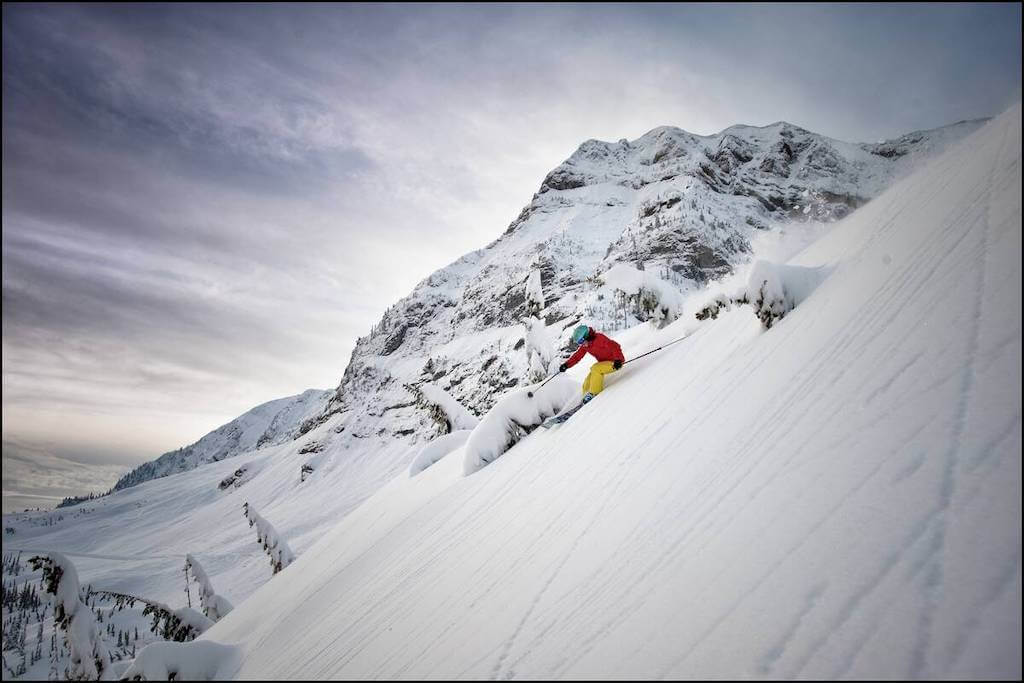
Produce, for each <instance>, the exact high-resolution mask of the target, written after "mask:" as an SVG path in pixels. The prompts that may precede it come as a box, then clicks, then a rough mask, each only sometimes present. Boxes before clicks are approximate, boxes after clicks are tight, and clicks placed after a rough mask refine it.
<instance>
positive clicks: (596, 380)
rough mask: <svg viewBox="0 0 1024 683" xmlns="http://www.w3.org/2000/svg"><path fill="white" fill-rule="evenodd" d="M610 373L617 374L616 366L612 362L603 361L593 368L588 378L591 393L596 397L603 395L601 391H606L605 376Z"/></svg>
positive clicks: (595, 364)
mask: <svg viewBox="0 0 1024 683" xmlns="http://www.w3.org/2000/svg"><path fill="white" fill-rule="evenodd" d="M609 372H615V365H614V364H613V363H612V362H611V361H610V360H603V361H601V362H600V363H594V364H593V365H592V366H591V368H590V374H589V375H588V376H587V380H588V382H589V384H590V393H592V394H594V395H595V396H597V395H598V394H600V393H601V390H602V389H604V376H605V375H607V374H608V373H609Z"/></svg>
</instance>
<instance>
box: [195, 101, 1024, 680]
mask: <svg viewBox="0 0 1024 683" xmlns="http://www.w3.org/2000/svg"><path fill="white" fill-rule="evenodd" d="M1020 129H1021V113H1020V107H1019V105H1018V106H1015V107H1014V108H1013V109H1011V110H1010V111H1009V112H1007V113H1005V114H1004V115H1002V116H1001V117H999V118H998V119H997V120H995V121H994V122H992V123H991V124H990V125H988V126H987V127H986V128H984V129H983V130H982V131H980V132H978V133H976V134H975V135H973V136H972V137H970V138H969V139H968V140H967V141H966V142H965V143H964V144H960V145H956V146H954V148H953V149H952V150H951V151H949V152H948V153H947V154H945V155H944V156H942V157H941V158H940V159H938V160H937V161H936V162H934V163H932V164H930V165H929V166H927V167H926V168H925V169H924V170H922V171H920V172H917V173H915V174H913V175H912V176H911V177H909V178H907V179H905V180H903V181H902V182H900V183H898V184H897V185H896V186H894V187H893V188H891V189H890V190H888V191H887V192H886V193H885V194H884V195H882V196H881V197H880V198H878V199H877V200H875V201H874V202H872V203H871V204H869V205H868V206H867V207H866V208H864V209H862V210H860V211H858V212H857V213H855V214H854V215H852V216H851V217H849V218H848V219H846V220H845V221H843V222H842V223H840V224H839V225H837V227H836V228H835V230H834V231H832V232H831V233H830V234H828V235H827V236H825V237H824V238H823V239H822V240H820V241H818V242H817V243H815V244H814V245H813V246H811V247H810V248H809V249H807V250H806V251H804V252H803V253H802V254H800V255H799V256H798V257H797V258H795V259H794V260H793V261H792V263H794V264H797V265H802V266H828V267H829V269H830V270H829V273H830V274H829V275H828V277H827V278H825V279H824V281H823V282H822V283H821V284H820V286H819V287H818V288H817V289H816V290H815V291H814V292H813V293H811V294H810V295H809V296H808V297H807V298H806V300H804V301H803V302H802V303H801V304H800V305H799V306H798V307H797V308H796V309H795V310H794V311H793V312H792V313H790V314H789V315H788V316H787V317H786V318H785V319H783V320H782V321H780V322H778V323H777V324H776V325H775V326H774V327H772V329H771V330H768V331H765V330H764V329H763V328H762V326H761V325H760V323H759V322H758V321H757V320H756V319H755V318H754V317H753V316H752V315H751V314H750V311H749V309H747V308H746V307H738V308H734V309H733V310H731V311H729V312H727V313H724V314H723V315H721V316H719V318H718V319H717V320H714V321H707V322H705V323H701V324H699V325H698V324H697V323H696V322H694V321H692V320H691V319H689V318H687V319H685V320H682V321H680V322H678V323H676V324H674V325H673V326H671V327H669V328H667V329H664V330H661V331H653V330H649V329H648V330H644V329H642V328H640V329H638V330H632V331H630V333H629V334H625V335H622V341H623V342H624V343H625V344H626V346H627V348H628V351H629V353H627V355H635V354H636V353H637V352H639V351H642V350H644V349H646V348H651V347H652V346H653V345H655V344H657V343H658V342H662V341H665V340H668V339H671V338H674V337H678V336H680V335H681V334H682V333H684V332H686V331H688V330H690V331H692V330H696V331H695V333H694V334H693V335H692V336H691V337H690V338H689V339H687V340H686V341H685V342H683V343H680V344H677V345H675V346H672V347H669V348H668V349H666V350H664V351H663V352H661V353H659V354H655V355H653V356H649V357H648V358H645V359H643V360H641V361H638V362H637V363H636V364H634V365H632V366H629V367H628V371H623V372H621V373H620V374H618V375H612V376H611V377H610V379H609V382H608V388H607V389H606V391H605V393H603V394H602V395H601V396H600V397H599V398H598V399H597V400H596V401H594V402H593V403H592V404H591V405H589V406H588V407H587V408H586V409H585V410H583V411H581V412H580V413H579V414H578V415H577V416H576V417H574V418H573V419H572V420H570V421H569V422H568V423H566V424H565V425H563V426H562V427H559V428H557V429H555V430H552V431H545V430H540V431H538V432H534V433H533V434H531V435H530V436H528V437H527V438H525V439H524V440H523V441H521V442H520V443H519V444H518V445H517V446H516V447H515V448H513V449H512V450H511V451H509V452H508V453H507V454H505V455H504V456H503V457H502V458H500V459H499V460H497V461H496V462H494V463H492V464H491V465H489V466H487V467H485V468H484V469H482V470H480V471H479V472H476V473H475V474H473V475H471V476H462V462H461V458H460V457H459V453H458V451H456V452H455V453H453V454H451V455H449V456H448V457H446V458H444V459H442V460H441V461H439V462H437V463H436V464H435V465H433V466H432V467H430V468H429V469H427V470H425V471H423V472H421V473H419V474H418V475H417V476H416V477H414V478H408V477H407V476H404V475H403V476H401V477H397V478H396V479H394V480H393V481H392V482H391V483H390V484H388V485H387V486H385V487H384V488H382V489H381V490H379V491H378V492H377V493H376V494H375V495H374V496H373V497H372V498H370V499H369V500H368V501H366V502H365V503H364V504H363V505H361V506H360V507H359V508H358V509H357V510H355V511H354V512H353V513H352V514H350V515H348V516H347V517H346V518H345V519H344V520H343V521H342V522H341V523H340V524H338V525H337V526H336V527H335V528H334V529H333V530H332V531H331V532H330V533H329V534H328V535H327V536H326V537H325V538H323V539H322V540H321V541H320V542H319V543H317V544H315V545H314V546H313V547H311V548H310V549H308V550H307V551H306V552H305V553H303V554H302V555H301V556H300V557H299V559H298V560H297V561H296V562H295V563H294V564H292V565H291V566H290V567H289V568H288V569H286V570H285V571H284V572H283V573H282V574H280V575H279V576H278V577H277V578H275V579H274V580H273V581H272V582H271V583H269V584H267V585H266V586H264V587H262V588H261V589H259V590H257V591H256V592H255V593H254V594H253V595H252V596H251V597H250V598H249V599H248V600H246V601H245V602H244V603H242V604H241V605H238V606H237V607H236V609H235V610H234V611H233V612H232V613H231V614H230V615H229V616H228V617H227V618H225V619H223V620H222V621H220V622H218V623H217V624H216V625H215V626H214V627H213V628H212V629H211V630H210V631H208V632H207V633H206V635H205V636H204V639H208V640H212V641H215V642H218V643H222V644H227V645H237V646H238V647H239V648H240V650H239V652H240V653H241V654H240V659H239V660H238V661H237V662H236V663H234V664H231V665H230V666H227V668H226V669H225V670H224V671H222V672H221V674H222V675H226V674H233V675H234V676H236V677H238V678H271V679H273V678H347V677H359V678H369V677H385V678H397V677H402V678H448V677H450V678H484V677H487V678H580V677H600V678H618V677H624V678H626V677H628V678H636V677H644V678H653V677H670V678H678V677H701V678H702V677H708V678H788V677H804V678H839V677H852V678H875V677H881V678H916V677H925V678H938V677H961V676H962V677H969V678H989V677H993V678H1002V677H1006V678H1019V677H1020V675H1021V649H1020V638H1021V488H1020V484H1021V469H1020V466H1021V461H1020V449H1021V401H1020V382H1021V310H1020V304H1019V292H1020V290H1021V268H1020V263H1021V260H1020V253H1021V251H1020V250H1021V217H1020V204H1021V203H1020V187H1021V173H1020V149H1021V148H1020Z"/></svg>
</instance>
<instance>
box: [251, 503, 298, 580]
mask: <svg viewBox="0 0 1024 683" xmlns="http://www.w3.org/2000/svg"><path fill="white" fill-rule="evenodd" d="M242 510H243V512H244V513H245V518H246V519H247V520H249V526H251V527H252V526H254V527H256V542H257V543H260V544H262V545H263V550H264V551H266V553H267V555H269V556H270V566H271V567H273V568H274V573H275V574H276V573H278V572H279V571H281V570H282V569H284V568H285V567H287V566H288V565H290V564H291V563H292V562H294V561H295V553H293V552H292V549H291V548H290V547H289V546H288V542H287V541H285V540H284V539H283V538H282V537H281V535H280V534H278V533H277V530H276V529H275V528H274V527H273V525H272V524H271V523H270V522H268V521H267V520H265V519H264V518H263V517H261V516H260V514H259V513H258V512H256V509H255V508H253V507H252V506H251V505H249V503H248V502H246V503H245V504H244V505H243V506H242Z"/></svg>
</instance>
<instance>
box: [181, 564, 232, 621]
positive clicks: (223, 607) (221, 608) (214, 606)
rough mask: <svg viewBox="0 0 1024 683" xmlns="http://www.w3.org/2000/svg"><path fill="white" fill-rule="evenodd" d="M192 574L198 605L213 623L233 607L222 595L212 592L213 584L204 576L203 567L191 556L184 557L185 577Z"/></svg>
mask: <svg viewBox="0 0 1024 683" xmlns="http://www.w3.org/2000/svg"><path fill="white" fill-rule="evenodd" d="M190 571H191V572H192V578H193V579H195V582H196V583H198V584H199V604H200V605H201V606H202V608H203V614H205V615H206V616H208V617H209V618H210V619H212V620H213V621H217V620H218V619H220V618H221V617H223V616H224V615H226V614H227V613H228V612H230V611H231V610H232V609H234V606H233V605H232V604H231V602H230V601H229V600H228V599H227V598H225V597H224V596H222V595H217V592H216V591H214V590H213V583H212V582H211V581H210V577H209V576H207V575H206V571H205V570H204V569H203V565H201V564H199V560H197V559H196V558H195V556H194V555H192V554H187V555H185V576H186V577H187V576H188V572H190Z"/></svg>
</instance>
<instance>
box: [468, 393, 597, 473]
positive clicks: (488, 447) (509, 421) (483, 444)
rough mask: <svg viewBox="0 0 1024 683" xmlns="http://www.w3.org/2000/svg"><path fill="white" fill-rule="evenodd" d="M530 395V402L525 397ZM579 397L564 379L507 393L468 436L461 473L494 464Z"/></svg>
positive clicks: (471, 471) (527, 397)
mask: <svg viewBox="0 0 1024 683" xmlns="http://www.w3.org/2000/svg"><path fill="white" fill-rule="evenodd" d="M531 391H532V393H533V397H532V398H531V397H530V396H529V395H528V393H529V392H531ZM579 395H580V388H579V384H578V383H577V382H576V381H574V380H572V379H569V378H568V377H566V376H565V375H559V376H557V377H555V378H553V379H552V380H551V381H550V382H548V383H547V384H545V385H544V386H543V387H541V388H537V387H535V386H531V387H526V388H523V389H513V390H511V391H509V392H507V393H506V394H505V395H504V396H502V397H501V398H500V399H498V402H497V403H496V404H495V405H494V407H493V408H491V410H490V411H489V412H488V413H487V414H486V415H484V417H483V419H482V420H480V424H479V425H477V427H476V429H474V430H473V433H472V434H470V435H469V439H468V441H467V442H466V459H465V464H464V466H463V470H464V472H465V473H466V474H472V473H473V472H476V471H477V470H479V469H480V468H482V467H483V466H485V465H487V464H488V463H490V462H494V461H495V460H497V459H498V458H499V457H500V456H501V454H502V453H504V452H505V451H507V450H508V449H509V448H511V447H512V446H514V445H515V444H516V442H517V441H519V440H520V439H521V438H523V437H524V436H526V435H527V434H529V433H530V432H531V431H533V430H534V429H535V428H536V427H538V426H539V425H540V424H541V423H542V422H543V421H544V420H546V419H548V418H549V417H552V416H553V415H556V414H558V413H559V412H561V411H562V409H564V408H565V407H566V406H567V405H568V404H569V403H571V402H572V401H574V400H579Z"/></svg>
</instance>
